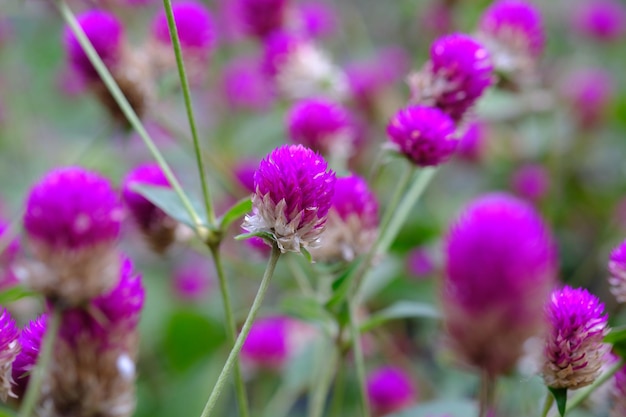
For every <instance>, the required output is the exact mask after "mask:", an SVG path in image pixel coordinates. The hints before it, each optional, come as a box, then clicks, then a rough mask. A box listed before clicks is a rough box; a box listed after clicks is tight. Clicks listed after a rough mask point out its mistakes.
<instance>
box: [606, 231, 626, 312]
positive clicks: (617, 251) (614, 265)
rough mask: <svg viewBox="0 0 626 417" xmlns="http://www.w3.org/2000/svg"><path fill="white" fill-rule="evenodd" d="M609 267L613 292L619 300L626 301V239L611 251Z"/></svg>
mask: <svg viewBox="0 0 626 417" xmlns="http://www.w3.org/2000/svg"><path fill="white" fill-rule="evenodd" d="M608 269H609V273H610V274H611V276H610V277H609V284H610V285H611V293H612V294H613V295H614V296H615V298H616V299H617V301H618V302H620V303H626V240H625V241H623V242H622V243H620V244H619V245H618V246H617V247H615V248H614V249H613V250H612V251H611V254H610V256H609V265H608Z"/></svg>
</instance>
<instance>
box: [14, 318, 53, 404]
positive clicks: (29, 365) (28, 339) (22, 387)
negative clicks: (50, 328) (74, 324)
mask: <svg viewBox="0 0 626 417" xmlns="http://www.w3.org/2000/svg"><path fill="white" fill-rule="evenodd" d="M46 323H47V315H46V314H42V315H41V316H39V317H37V318H36V319H35V320H31V321H30V322H28V324H27V325H26V326H25V327H24V328H23V329H22V331H21V332H20V339H19V343H20V345H21V346H22V350H21V351H20V353H19V355H17V357H16V358H15V362H13V380H14V381H15V394H16V395H17V397H18V398H21V397H22V395H23V394H24V393H25V392H26V387H27V386H28V381H29V380H30V372H31V371H32V370H33V368H34V367H35V364H36V363H37V358H38V357H39V351H40V348H41V343H42V341H43V337H44V335H45V334H46V328H47V327H46Z"/></svg>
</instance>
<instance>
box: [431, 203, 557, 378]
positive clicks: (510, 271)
mask: <svg viewBox="0 0 626 417" xmlns="http://www.w3.org/2000/svg"><path fill="white" fill-rule="evenodd" d="M446 253H447V259H446V274H445V278H444V281H443V288H442V305H443V309H444V312H445V317H444V319H445V325H446V328H447V331H448V334H449V336H450V342H451V344H452V347H453V349H454V350H455V351H456V353H457V354H458V355H459V356H460V357H461V359H463V360H464V361H465V362H466V363H468V364H470V365H474V366H478V367H480V368H483V369H484V370H486V371H487V372H489V373H490V374H492V375H497V374H501V373H506V372H508V371H509V370H510V369H512V367H513V366H514V365H515V362H516V361H517V360H518V359H519V357H520V356H521V354H522V353H523V352H522V348H523V344H524V341H525V340H526V339H528V338H529V337H531V336H533V335H535V334H537V332H538V331H539V330H540V329H541V328H542V326H543V324H544V315H543V311H542V307H543V305H544V304H545V300H546V299H547V297H548V295H549V292H550V290H551V288H552V286H553V284H554V282H555V277H556V269H557V260H556V250H555V245H554V242H553V239H552V236H551V234H550V232H549V230H548V228H547V227H546V225H545V224H544V223H543V221H542V219H541V217H540V216H539V214H538V213H537V212H536V211H535V209H534V208H533V207H532V206H531V205H529V204H528V203H526V202H524V201H522V200H519V199H517V198H515V197H512V196H510V195H508V194H503V193H502V194H500V193H494V194H487V195H484V196H482V197H479V198H477V199H476V200H474V201H472V202H471V203H470V204H469V205H468V206H467V207H466V208H465V209H464V210H463V211H462V213H461V215H460V216H459V218H458V219H457V220H456V221H455V222H454V223H453V225H452V226H451V227H450V230H449V231H448V234H447V237H446Z"/></svg>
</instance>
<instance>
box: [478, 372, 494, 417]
mask: <svg viewBox="0 0 626 417" xmlns="http://www.w3.org/2000/svg"><path fill="white" fill-rule="evenodd" d="M495 387H496V380H495V378H494V376H493V375H491V374H489V372H486V371H483V374H482V375H481V380H480V398H479V406H480V412H479V417H487V416H488V415H489V411H490V410H491V409H492V407H493V397H494V394H495Z"/></svg>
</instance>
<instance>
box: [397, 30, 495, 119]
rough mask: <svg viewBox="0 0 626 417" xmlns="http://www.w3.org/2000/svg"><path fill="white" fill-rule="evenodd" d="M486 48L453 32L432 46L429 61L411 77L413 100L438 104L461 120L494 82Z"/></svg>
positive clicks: (436, 105)
mask: <svg viewBox="0 0 626 417" xmlns="http://www.w3.org/2000/svg"><path fill="white" fill-rule="evenodd" d="M492 74H493V63H492V60H491V56H490V54H489V52H488V51H487V49H486V48H485V47H484V46H483V45H482V44H481V43H479V42H478V41H477V40H475V39H474V38H472V37H471V36H469V35H465V34H462V33H454V34H451V35H446V36H443V37H441V38H439V39H437V40H435V42H433V44H432V45H431V48H430V61H429V62H428V63H427V64H426V66H425V68H424V69H423V70H422V71H420V72H418V73H415V74H412V75H411V76H410V77H409V80H408V82H409V86H410V88H411V93H412V101H413V102H414V103H416V104H426V105H432V106H435V107H438V108H439V109H441V110H442V111H444V112H445V113H447V114H448V115H449V116H450V117H452V118H453V119H454V120H457V121H458V120H460V119H461V118H462V117H463V116H464V115H465V113H466V112H467V111H468V110H469V109H470V108H471V107H472V106H473V105H474V103H475V102H476V101H477V100H478V98H480V96H481V95H482V94H483V93H484V92H485V90H486V89H487V88H488V87H489V86H490V85H491V84H492V82H493V75H492Z"/></svg>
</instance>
